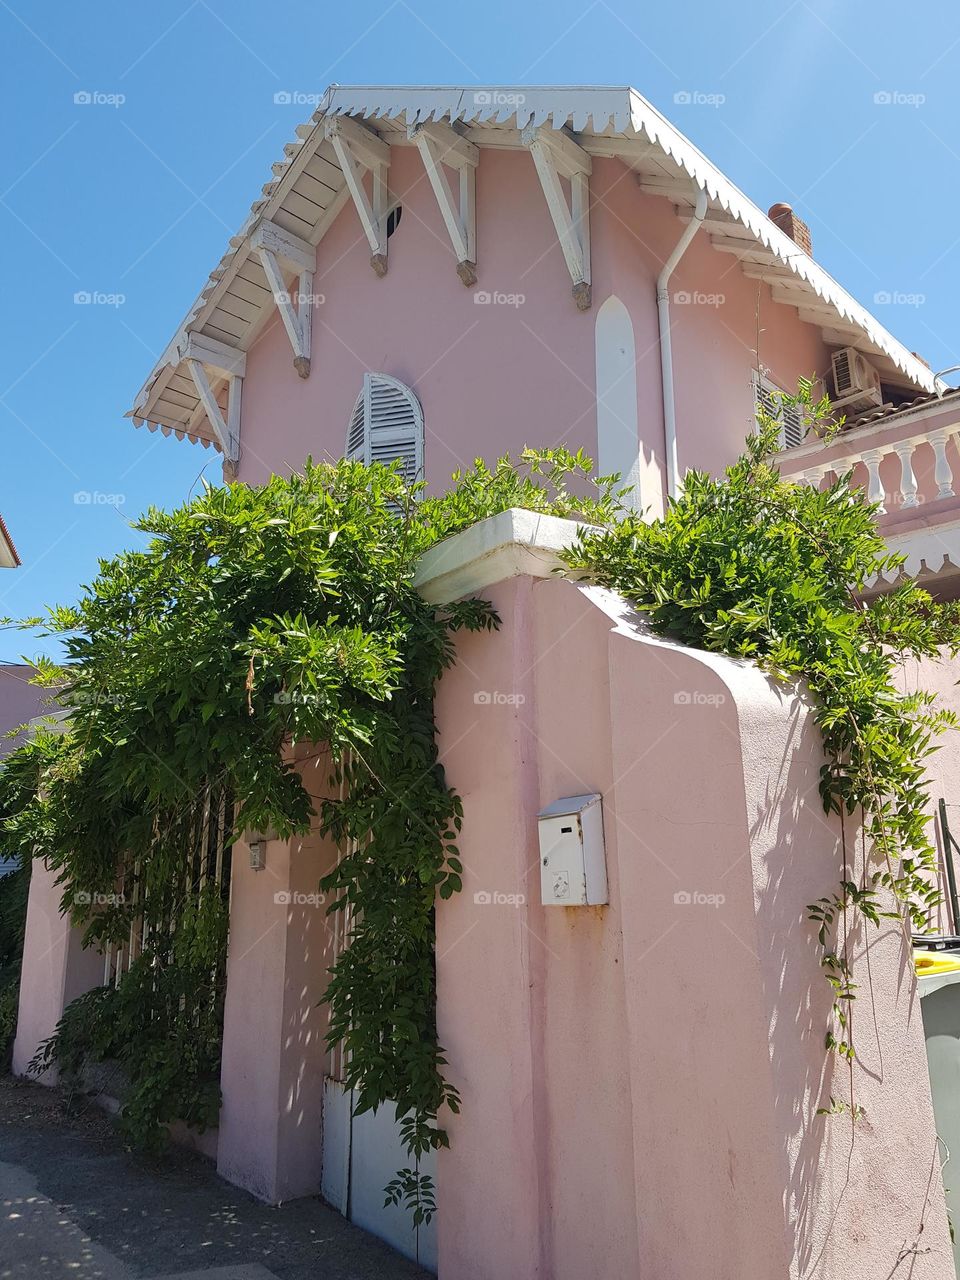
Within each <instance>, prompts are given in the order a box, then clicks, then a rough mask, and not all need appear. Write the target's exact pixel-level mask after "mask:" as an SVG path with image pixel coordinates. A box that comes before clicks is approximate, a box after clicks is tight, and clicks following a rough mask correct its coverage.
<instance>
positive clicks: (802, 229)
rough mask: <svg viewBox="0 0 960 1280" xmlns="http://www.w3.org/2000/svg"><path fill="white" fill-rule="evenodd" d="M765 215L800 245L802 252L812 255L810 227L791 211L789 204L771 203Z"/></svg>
mask: <svg viewBox="0 0 960 1280" xmlns="http://www.w3.org/2000/svg"><path fill="white" fill-rule="evenodd" d="M767 217H768V218H769V219H770V221H771V222H773V223H775V224H776V225H777V226H778V227H779V228H780V230H781V231H782V232H784V233H785V234H786V235H788V236H789V237H790V239H791V240H793V241H794V242H795V243H796V244H798V245H799V246H800V248H801V249H802V250H803V252H804V253H806V254H809V256H810V257H811V258H812V257H813V242H812V241H811V239H810V228H809V227H808V226H807V224H806V223H805V222H804V221H803V219H802V218H798V217H797V215H796V214H795V213H794V212H793V209H791V207H790V205H788V204H783V203H782V202H781V203H780V204H772V205H771V206H770V209H769V211H768V213H767Z"/></svg>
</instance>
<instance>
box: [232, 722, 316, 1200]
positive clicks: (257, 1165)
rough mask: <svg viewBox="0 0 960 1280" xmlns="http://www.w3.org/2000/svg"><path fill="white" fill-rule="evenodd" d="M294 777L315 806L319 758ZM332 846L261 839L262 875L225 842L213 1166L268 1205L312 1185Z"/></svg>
mask: <svg viewBox="0 0 960 1280" xmlns="http://www.w3.org/2000/svg"><path fill="white" fill-rule="evenodd" d="M301 756H302V757H303V765H302V776H303V778H304V783H305V785H306V786H307V787H308V789H309V790H310V793H311V795H313V796H314V797H317V798H319V797H320V796H321V795H322V794H323V791H324V787H325V785H326V783H327V779H328V777H329V757H327V756H324V755H321V756H320V757H318V756H317V753H316V751H315V750H312V749H310V748H309V747H307V746H305V747H304V748H303V749H302V751H301ZM335 862H336V848H335V846H334V845H332V844H331V843H330V842H329V841H326V840H322V839H321V838H320V837H319V835H317V834H315V833H314V834H311V835H310V836H308V837H303V838H299V837H298V838H294V839H292V840H289V841H281V840H271V841H269V842H268V844H267V846H266V860H265V865H264V867H263V869H262V870H260V871H255V870H252V869H251V867H250V858H249V850H248V848H247V846H246V845H245V844H244V843H243V842H242V841H241V842H240V843H238V844H237V845H235V846H234V851H233V873H232V878H231V897H230V941H229V948H228V953H227V994H226V1006H225V1009H224V1030H223V1067H222V1071H221V1088H222V1092H223V1108H222V1111H221V1115H220V1134H219V1149H218V1152H217V1168H218V1170H219V1172H220V1173H221V1175H222V1176H223V1177H225V1178H227V1179H229V1180H230V1181H231V1182H234V1183H236V1184H238V1185H239V1186H242V1187H245V1188H246V1189H247V1190H248V1191H252V1192H253V1193H254V1195H257V1196H259V1197H260V1198H261V1199H262V1200H266V1201H269V1202H270V1203H273V1204H276V1203H279V1202H280V1201H283V1200H290V1199H293V1198H295V1197H297V1196H302V1195H310V1194H315V1193H316V1192H317V1191H318V1190H319V1187H320V1168H321V1157H322V1147H321V1114H322V1108H323V1077H324V1073H325V1072H326V1070H327V1067H328V1059H329V1055H328V1052H327V1049H326V1045H325V1042H324V1036H325V1035H326V1030H327V1020H328V1010H327V1006H326V1005H325V1004H324V1003H323V995H324V991H325V989H326V984H327V973H328V970H329V968H330V966H331V965H332V964H333V962H334V960H335V958H336V957H335V953H334V950H333V941H334V928H333V922H332V918H331V917H329V916H328V915H327V913H326V906H325V904H324V902H323V901H322V900H321V896H320V894H319V889H320V878H321V876H323V875H325V874H326V872H327V871H329V870H330V869H332V867H333V865H334V864H335Z"/></svg>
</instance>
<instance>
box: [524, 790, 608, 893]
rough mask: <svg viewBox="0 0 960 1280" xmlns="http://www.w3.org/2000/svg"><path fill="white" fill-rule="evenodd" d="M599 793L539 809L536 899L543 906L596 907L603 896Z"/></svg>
mask: <svg viewBox="0 0 960 1280" xmlns="http://www.w3.org/2000/svg"><path fill="white" fill-rule="evenodd" d="M600 799H601V797H600V796H599V795H589V796H568V797H567V798H566V799H565V800H555V801H554V802H553V804H549V805H547V807H546V808H545V809H543V810H541V812H540V824H539V825H540V898H541V901H542V902H543V905H544V906H552V907H586V906H600V905H602V904H603V903H604V902H606V901H607V900H608V899H607V863H606V857H605V855H604V851H603V815H602V812H601V807H600Z"/></svg>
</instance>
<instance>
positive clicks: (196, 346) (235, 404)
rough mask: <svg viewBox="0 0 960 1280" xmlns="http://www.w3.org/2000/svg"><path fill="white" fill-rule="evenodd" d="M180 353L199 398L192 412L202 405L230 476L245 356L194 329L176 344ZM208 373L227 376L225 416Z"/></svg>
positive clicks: (236, 456) (236, 452)
mask: <svg viewBox="0 0 960 1280" xmlns="http://www.w3.org/2000/svg"><path fill="white" fill-rule="evenodd" d="M179 355H180V359H181V360H182V361H183V362H184V363H185V364H186V366H187V369H188V370H189V372H190V377H191V378H192V379H193V385H194V386H195V387H196V389H197V395H198V397H199V399H200V404H199V405H198V406H197V413H196V415H195V416H197V417H199V415H200V411H201V408H202V411H203V412H204V413H205V414H206V416H207V421H208V422H209V423H210V426H211V428H212V429H213V434H214V435H215V436H216V438H217V442H218V444H219V445H220V448H221V450H222V451H223V465H224V474H225V475H226V476H227V478H229V479H232V478H235V476H236V468H237V463H238V462H239V461H240V394H241V391H242V389H243V379H244V375H245V374H246V372H247V357H246V355H245V354H244V352H242V351H239V350H238V349H237V348H236V347H229V346H227V344H226V343H224V342H216V341H215V340H214V339H213V338H206V337H203V336H202V335H201V334H197V333H188V334H187V335H186V337H185V338H184V340H183V342H182V343H181V344H180V345H179ZM210 374H213V375H215V377H216V378H217V379H218V380H219V379H226V382H227V416H226V419H224V416H223V412H222V410H221V408H220V405H219V404H218V403H217V397H216V395H215V394H214V391H213V386H212V384H211V381H210Z"/></svg>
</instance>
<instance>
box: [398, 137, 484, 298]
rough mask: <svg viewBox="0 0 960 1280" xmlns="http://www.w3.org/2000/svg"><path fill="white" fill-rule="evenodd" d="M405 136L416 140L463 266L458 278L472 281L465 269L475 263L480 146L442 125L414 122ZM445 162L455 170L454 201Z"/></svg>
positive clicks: (466, 281) (474, 277) (454, 248)
mask: <svg viewBox="0 0 960 1280" xmlns="http://www.w3.org/2000/svg"><path fill="white" fill-rule="evenodd" d="M408 136H409V137H410V138H411V139H412V140H413V141H414V142H415V143H416V146H417V149H418V151H419V152H420V156H421V158H422V160H423V166H424V169H425V170H426V173H427V177H428V179H429V181H430V186H431V187H432V188H433V194H434V195H435V196H436V198H437V204H438V205H439V206H440V213H441V216H442V217H443V222H444V226H445V227H446V228H447V234H448V235H449V237H450V243H451V244H452V245H453V251H454V253H455V254H456V257H457V264H458V266H460V267H461V268H462V269H463V270H462V273H461V278H462V279H463V280H464V283H465V284H475V283H476V275H475V273H473V272H468V271H467V268H468V267H472V266H476V262H477V244H476V240H477V209H476V169H477V165H478V163H479V160H480V151H479V148H478V147H475V146H474V145H473V143H472V142H467V141H466V139H464V138H461V137H460V135H459V134H458V133H457V132H456V131H455V130H453V129H450V128H448V127H445V126H443V125H426V124H418V125H413V126H412V127H411V128H410V130H409V131H408ZM444 165H448V166H449V167H450V168H452V169H455V170H456V171H457V174H458V177H459V193H458V194H459V199H458V200H457V201H454V197H453V192H452V191H451V190H450V184H449V182H448V181H447V176H446V174H445V173H444V171H443V166H444Z"/></svg>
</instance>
